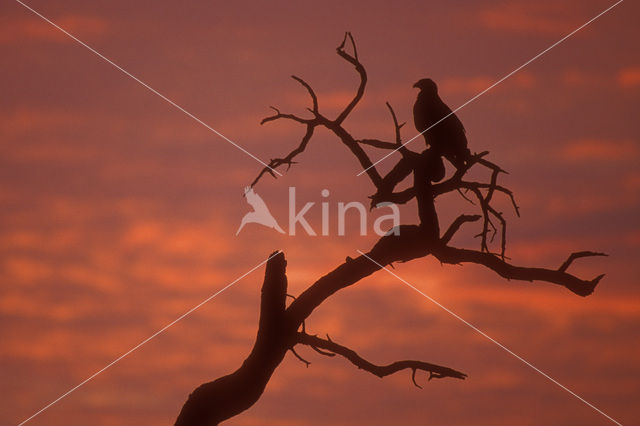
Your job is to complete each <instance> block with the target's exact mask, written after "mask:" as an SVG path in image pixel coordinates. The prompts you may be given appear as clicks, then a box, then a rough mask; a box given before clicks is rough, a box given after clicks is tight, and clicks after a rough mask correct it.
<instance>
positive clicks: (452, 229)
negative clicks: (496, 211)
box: [440, 214, 481, 244]
mask: <svg viewBox="0 0 640 426" xmlns="http://www.w3.org/2000/svg"><path fill="white" fill-rule="evenodd" d="M480 217H481V216H480V215H477V214H476V215H466V214H463V215H460V216H458V217H457V218H456V220H454V221H453V223H452V224H451V225H450V226H449V229H447V231H446V232H445V233H444V235H443V236H442V238H441V239H440V241H442V242H443V243H444V244H447V243H448V242H449V241H450V240H451V238H452V237H453V235H454V234H455V233H456V232H458V229H460V227H461V226H462V225H463V224H465V223H467V222H475V221H477V220H479V219H480Z"/></svg>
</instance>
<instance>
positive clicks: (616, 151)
mask: <svg viewBox="0 0 640 426" xmlns="http://www.w3.org/2000/svg"><path fill="white" fill-rule="evenodd" d="M638 155H640V146H639V145H638V143H637V142H634V141H616V140H598V139H585V140H580V141H575V142H571V143H569V144H567V145H565V147H564V148H563V150H562V156H563V157H564V158H565V159H566V160H569V161H597V162H602V161H608V162H618V161H626V160H629V159H634V158H637V157H638Z"/></svg>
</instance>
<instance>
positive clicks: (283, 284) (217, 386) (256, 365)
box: [175, 253, 296, 426]
mask: <svg viewBox="0 0 640 426" xmlns="http://www.w3.org/2000/svg"><path fill="white" fill-rule="evenodd" d="M272 256H273V255H272ZM285 272H286V261H285V258H284V254H283V253H278V254H276V255H275V256H273V257H272V258H271V259H270V260H269V261H268V262H267V267H266V272H265V278H264V283H263V285H262V296H261V302H260V320H259V326H258V334H257V337H256V342H255V345H254V346H253V350H252V351H251V353H250V354H249V356H248V357H247V359H246V360H245V361H244V362H243V363H242V366H240V368H238V369H237V370H236V371H235V372H233V373H231V374H228V375H226V376H223V377H220V378H219V379H217V380H214V381H213V382H209V383H205V384H203V385H201V386H199V387H198V388H197V389H196V390H194V391H193V392H192V393H191V395H189V398H188V399H187V402H186V403H185V404H184V406H183V407H182V410H181V411H180V414H179V416H178V419H177V420H176V423H175V425H176V426H195V425H198V426H200V425H202V426H205V425H206V426H209V425H217V424H218V423H220V422H221V421H223V420H226V419H229V418H231V417H233V416H236V415H237V414H239V413H241V412H243V411H244V410H246V409H248V408H249V407H251V406H252V405H253V404H255V403H256V401H258V399H259V398H260V396H261V395H262V393H263V392H264V389H265V387H266V386H267V383H268V382H269V379H270V378H271V375H272V374H273V372H274V370H275V369H276V367H277V366H278V365H279V364H280V363H281V362H282V360H283V359H284V356H285V354H286V353H287V350H288V349H289V348H290V347H291V346H292V345H293V344H294V341H295V337H296V336H295V333H287V332H286V330H287V328H286V327H283V326H282V325H283V324H282V322H283V320H284V311H285V298H286V293H287V277H286V275H285ZM294 331H295V330H294Z"/></svg>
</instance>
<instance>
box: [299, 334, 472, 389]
mask: <svg viewBox="0 0 640 426" xmlns="http://www.w3.org/2000/svg"><path fill="white" fill-rule="evenodd" d="M298 343H301V344H303V345H308V346H310V347H312V348H313V347H315V348H322V349H325V350H326V351H330V352H331V353H334V354H338V355H340V356H342V357H344V358H346V359H347V360H349V361H350V362H351V363H352V364H353V365H355V366H356V367H358V368H359V369H361V370H365V371H368V372H369V373H371V374H374V375H376V376H378V377H380V378H382V377H385V376H389V375H391V374H394V373H397V372H399V371H402V370H413V377H414V379H415V371H416V370H421V371H426V372H428V373H429V379H431V378H437V379H440V378H444V377H452V378H456V379H463V380H464V378H465V377H467V375H466V374H464V373H461V372H459V371H456V370H454V369H452V368H449V367H443V366H440V365H436V364H430V363H428V362H423V361H411V360H405V361H396V362H393V363H391V364H387V365H376V364H373V363H371V362H370V361H367V360H366V359H364V358H362V357H361V356H360V355H358V354H357V353H356V352H355V351H354V350H352V349H349V348H347V347H346V346H342V345H339V344H338V343H336V342H334V341H332V340H328V339H322V338H320V337H318V336H312V335H309V334H306V333H298ZM414 384H415V385H416V386H418V384H417V383H416V382H415V380H414ZM418 387H420V386H418Z"/></svg>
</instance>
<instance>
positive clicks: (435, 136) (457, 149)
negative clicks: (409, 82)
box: [413, 78, 471, 169]
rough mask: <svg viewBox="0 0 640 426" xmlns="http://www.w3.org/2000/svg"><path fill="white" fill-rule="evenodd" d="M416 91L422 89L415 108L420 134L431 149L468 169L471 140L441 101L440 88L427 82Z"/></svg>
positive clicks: (415, 121)
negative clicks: (466, 166)
mask: <svg viewBox="0 0 640 426" xmlns="http://www.w3.org/2000/svg"><path fill="white" fill-rule="evenodd" d="M413 87H416V88H418V89H420V93H418V99H416V103H415V104H414V105H413V122H414V124H415V126H416V130H418V131H419V132H420V133H422V134H423V136H424V139H425V141H426V143H427V145H430V146H431V147H432V148H433V149H434V150H435V152H437V153H438V154H439V155H442V156H444V157H445V158H446V159H447V160H449V161H450V162H451V164H453V165H454V166H455V167H456V168H457V169H460V168H462V167H464V165H465V163H466V161H467V159H468V158H469V156H470V155H471V153H470V151H469V149H468V148H467V137H466V136H465V130H464V126H463V125H462V122H461V121H460V120H459V119H458V117H457V116H456V115H455V114H453V113H452V112H451V109H450V108H449V107H448V106H447V104H445V103H444V102H443V101H442V99H440V96H438V86H436V83H435V82H434V81H433V80H431V79H430V78H423V79H422V80H420V81H418V82H417V83H416V84H414V85H413ZM444 117H447V118H444ZM443 118H444V120H443ZM440 120H442V121H440ZM439 121H440V122H439ZM436 123H437V124H436ZM431 126H433V127H431ZM427 129H429V130H427ZM423 132H424V133H423Z"/></svg>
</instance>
